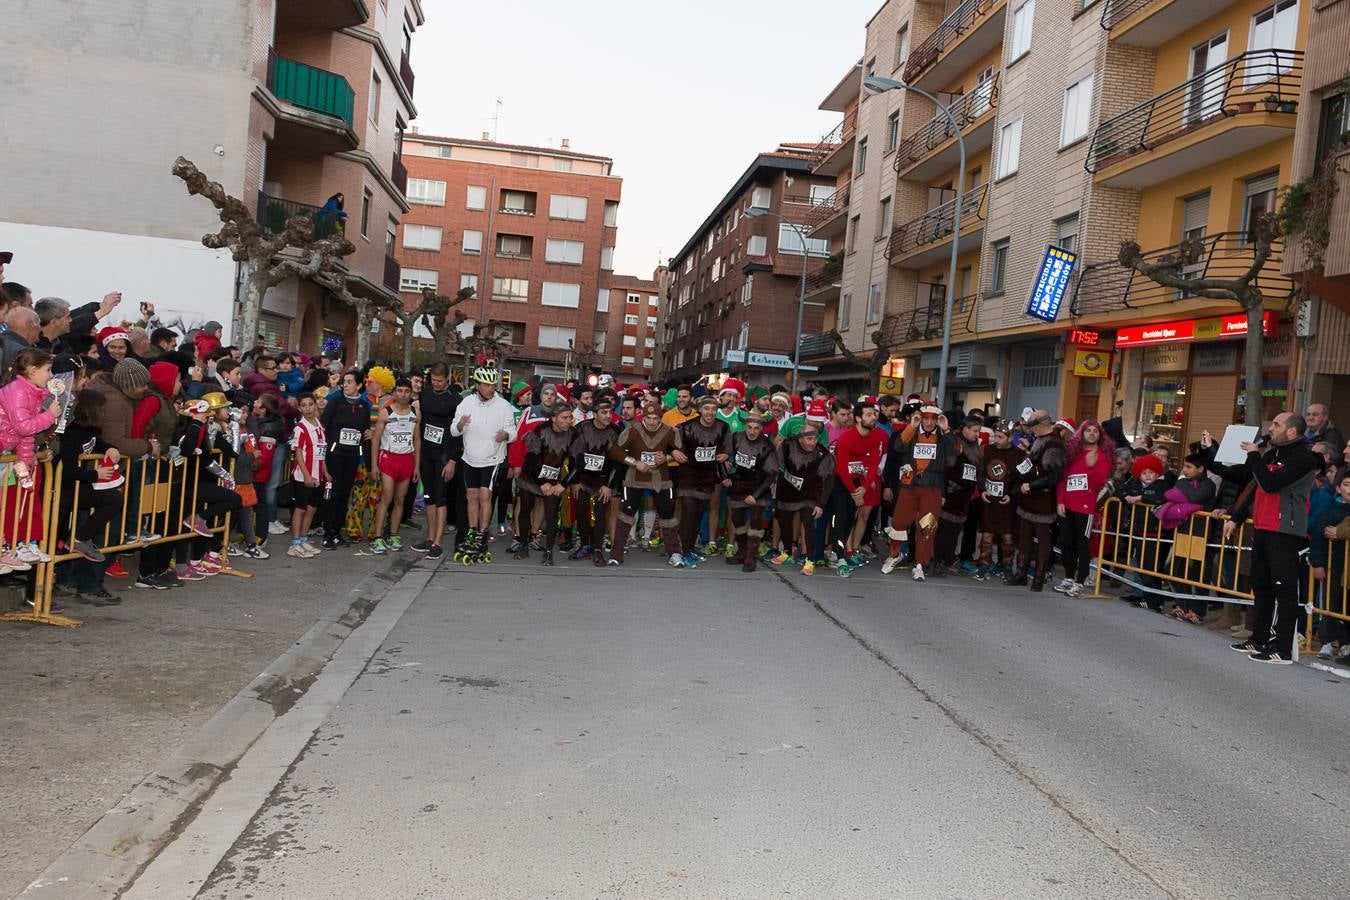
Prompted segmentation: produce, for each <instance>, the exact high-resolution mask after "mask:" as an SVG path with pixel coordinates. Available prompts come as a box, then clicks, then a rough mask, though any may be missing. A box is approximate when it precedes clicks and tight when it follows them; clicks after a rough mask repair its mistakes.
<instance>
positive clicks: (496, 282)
mask: <svg viewBox="0 0 1350 900" xmlns="http://www.w3.org/2000/svg"><path fill="white" fill-rule="evenodd" d="M492 299H493V300H504V301H506V302H508V303H524V302H525V301H526V300H528V299H530V282H529V280H528V279H525V278H493V279H492Z"/></svg>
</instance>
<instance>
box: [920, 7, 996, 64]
mask: <svg viewBox="0 0 1350 900" xmlns="http://www.w3.org/2000/svg"><path fill="white" fill-rule="evenodd" d="M999 2H1000V0H962V2H961V4H960V5H959V6H957V7H956V9H954V10H952V14H951V15H949V16H948V17H947V18H945V19H943V20H942V24H941V25H939V26H938V27H937V30H936V31H934V32H933V33H932V34H931V35H929V36H928V39H927V40H926V41H924V42H923V43H922V44H920V45H919V46H917V47H915V48H914V49H913V50H912V51H910V54H909V61H908V62H907V63H906V64H905V81H909V82H913V81H914V80H915V79H917V78H918V77H919V76H920V75H922V74H923V73H924V71H925V70H927V69H928V67H930V66H931V65H933V63H935V62H937V61H938V57H940V56H942V54H943V52H944V51H946V50H947V48H949V47H951V46H952V44H955V43H956V42H957V41H958V40H960V39H961V36H962V35H964V34H965V33H966V32H968V31H970V29H971V28H972V27H974V26H975V24H976V22H977V21H978V20H979V19H980V18H982V17H983V16H985V15H987V14H988V13H989V12H991V11H992V9H993V7H994V6H995V5H997V4H998V3H999Z"/></svg>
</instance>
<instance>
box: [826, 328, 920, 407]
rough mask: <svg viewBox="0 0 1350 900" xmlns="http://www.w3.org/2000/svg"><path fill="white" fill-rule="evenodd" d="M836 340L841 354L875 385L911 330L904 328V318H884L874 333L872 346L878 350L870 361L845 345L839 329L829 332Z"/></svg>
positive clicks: (870, 384) (868, 381)
mask: <svg viewBox="0 0 1350 900" xmlns="http://www.w3.org/2000/svg"><path fill="white" fill-rule="evenodd" d="M828 334H829V335H830V337H831V338H832V339H833V340H834V345H835V347H837V348H839V353H840V355H842V356H843V357H844V359H846V360H848V361H849V363H850V364H851V365H853V366H855V367H856V368H859V369H862V370H863V371H864V372H866V373H867V384H868V386H869V389H870V386H872V385H875V384H876V383H877V381H878V379H880V378H881V370H882V369H883V368H884V367H885V365H886V361H887V360H889V359H890V358H891V351H892V350H896V349H898V348H899V347H900V346H901V345H903V344H904V343H905V342H906V341H907V340H909V329H908V328H906V327H904V317H903V316H899V315H895V314H890V315H887V316H884V317H883V318H882V320H881V324H880V325H878V326H877V330H876V331H874V332H872V334H871V338H872V345H873V346H874V347H876V350H874V351H873V352H872V357H871V358H870V359H863V358H862V357H860V356H858V354H856V353H854V352H853V351H852V350H850V349H849V348H848V346H847V345H846V344H845V343H844V336H843V335H842V334H840V333H839V329H838V328H832V329H830V331H829V332H828Z"/></svg>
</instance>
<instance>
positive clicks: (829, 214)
mask: <svg viewBox="0 0 1350 900" xmlns="http://www.w3.org/2000/svg"><path fill="white" fill-rule="evenodd" d="M851 187H852V184H844V185H842V186H841V187H837V188H835V191H834V193H833V194H831V195H830V196H829V197H828V198H826V199H822V200H817V201H816V202H815V203H813V204H812V205H811V209H810V210H808V211H807V213H806V216H805V217H804V218H803V220H802V224H803V225H804V226H806V229H807V230H808V231H810V230H811V229H813V228H818V227H820V226H821V225H824V224H825V223H826V222H828V221H829V220H830V219H833V218H834V217H835V216H837V215H839V214H840V213H845V212H847V211H848V197H849V190H850V188H851Z"/></svg>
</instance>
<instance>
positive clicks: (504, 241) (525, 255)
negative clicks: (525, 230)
mask: <svg viewBox="0 0 1350 900" xmlns="http://www.w3.org/2000/svg"><path fill="white" fill-rule="evenodd" d="M493 255H494V256H497V257H500V258H502V259H533V258H534V238H533V237H530V236H529V235H518V234H499V235H497V246H496V249H495V250H494V251H493Z"/></svg>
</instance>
